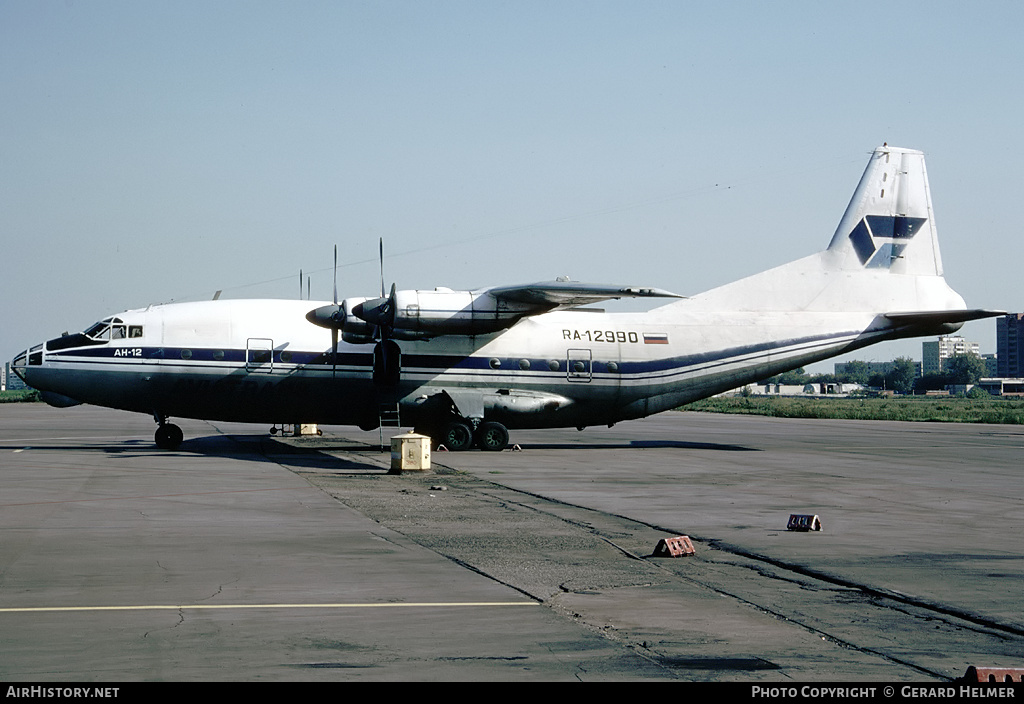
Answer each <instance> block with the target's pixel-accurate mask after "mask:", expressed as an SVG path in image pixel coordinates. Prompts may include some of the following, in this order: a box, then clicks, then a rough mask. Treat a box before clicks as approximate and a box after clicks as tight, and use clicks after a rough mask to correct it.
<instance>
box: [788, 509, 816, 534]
mask: <svg viewBox="0 0 1024 704" xmlns="http://www.w3.org/2000/svg"><path fill="white" fill-rule="evenodd" d="M786 530H798V531H802V532H805V533H806V532H807V531H809V530H821V521H820V520H818V517H817V516H811V515H804V514H799V513H794V514H792V515H790V517H789V523H787V524H786Z"/></svg>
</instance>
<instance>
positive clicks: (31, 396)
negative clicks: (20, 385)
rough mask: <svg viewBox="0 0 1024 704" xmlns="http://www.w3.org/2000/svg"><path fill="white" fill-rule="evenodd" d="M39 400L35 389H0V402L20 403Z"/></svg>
mask: <svg viewBox="0 0 1024 704" xmlns="http://www.w3.org/2000/svg"><path fill="white" fill-rule="evenodd" d="M38 400H39V392H38V391H36V390H35V389H26V390H22V391H0V403H22V402H32V401H38Z"/></svg>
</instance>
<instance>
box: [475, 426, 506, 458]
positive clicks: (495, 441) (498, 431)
mask: <svg viewBox="0 0 1024 704" xmlns="http://www.w3.org/2000/svg"><path fill="white" fill-rule="evenodd" d="M476 446H477V447H479V448H480V449H481V450H488V451H490V452H501V451H502V450H504V449H505V448H506V447H508V430H507V429H506V428H505V426H504V425H502V424H501V423H495V422H494V421H487V422H484V423H481V424H480V426H479V427H478V428H477V429H476Z"/></svg>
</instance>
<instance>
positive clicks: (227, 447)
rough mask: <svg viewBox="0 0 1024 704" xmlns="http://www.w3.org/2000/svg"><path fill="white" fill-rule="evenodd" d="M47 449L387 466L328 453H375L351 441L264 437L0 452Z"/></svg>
mask: <svg viewBox="0 0 1024 704" xmlns="http://www.w3.org/2000/svg"><path fill="white" fill-rule="evenodd" d="M26 448H32V449H35V450H46V451H54V452H61V451H64V452H102V453H104V454H108V455H119V456H121V457H125V458H129V459H130V458H133V457H140V458H141V457H163V456H174V455H181V454H186V455H201V456H203V457H224V458H230V457H246V458H248V459H252V460H254V461H262V462H272V463H274V464H280V465H284V466H287V467H289V468H301V469H318V470H334V471H338V470H347V471H366V472H373V473H374V474H380V473H381V472H386V471H387V468H386V467H381V466H380V465H379V464H373V463H369V462H354V461H351V460H346V459H342V458H339V457H336V456H334V455H331V454H328V453H329V452H330V451H336V452H363V453H366V452H375V451H378V450H376V449H375V448H373V447H370V446H367V445H365V444H363V443H358V442H352V441H338V442H337V443H330V444H325V445H323V446H321V447H316V448H302V447H293V446H289V445H286V444H284V443H279V442H276V441H275V440H274V438H270V437H267V436H264V435H207V436H201V437H193V438H188V439H186V440H185V441H183V442H182V443H181V447H179V448H178V449H177V450H161V449H159V448H157V447H156V445H155V444H154V443H153V441H152V440H142V439H132V440H120V441H113V442H82V443H77V444H73V443H62V444H59V445H56V444H48V443H45V442H40V443H39V444H38V445H33V444H32V443H17V444H10V445H3V444H0V450H24V449H26Z"/></svg>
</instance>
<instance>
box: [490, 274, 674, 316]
mask: <svg viewBox="0 0 1024 704" xmlns="http://www.w3.org/2000/svg"><path fill="white" fill-rule="evenodd" d="M486 292H487V293H488V294H489V295H490V296H492V297H494V298H496V299H498V300H500V301H509V302H514V303H525V304H531V305H539V306H544V307H545V308H547V309H548V310H551V309H554V308H568V307H571V306H581V305H586V304H588V303H598V302H600V301H607V300H609V299H617V298H685V296H680V295H679V294H676V293H671V292H669V291H664V290H662V289H660V288H640V287H636V286H615V285H612V284H585V283H581V282H579V281H541V282H538V283H534V284H525V285H519V286H497V287H495V288H489V289H486Z"/></svg>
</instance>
